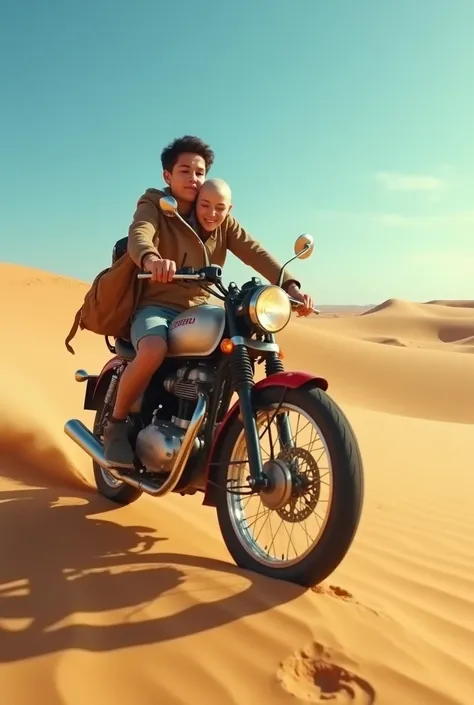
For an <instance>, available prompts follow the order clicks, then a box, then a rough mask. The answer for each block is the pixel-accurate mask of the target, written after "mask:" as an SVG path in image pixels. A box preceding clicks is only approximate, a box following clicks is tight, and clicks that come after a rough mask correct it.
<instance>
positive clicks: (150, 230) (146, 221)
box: [127, 199, 162, 269]
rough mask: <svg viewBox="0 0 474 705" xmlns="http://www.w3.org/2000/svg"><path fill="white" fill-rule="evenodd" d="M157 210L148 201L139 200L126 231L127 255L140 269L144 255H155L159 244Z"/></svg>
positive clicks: (158, 254)
mask: <svg viewBox="0 0 474 705" xmlns="http://www.w3.org/2000/svg"><path fill="white" fill-rule="evenodd" d="M159 236H160V234H159V228H158V209H157V207H156V206H155V205H154V204H153V203H152V202H151V201H149V200H148V199H140V200H139V201H138V204H137V209H136V211H135V213H134V214H133V220H132V224H131V225H130V227H129V229H128V244H127V250H128V254H129V255H130V257H131V258H132V260H133V261H134V262H135V264H136V265H137V267H140V269H141V268H142V267H143V264H142V263H143V259H144V257H146V255H150V254H153V255H156V256H157V257H159V258H160V259H162V257H161V255H160V253H159V252H158V249H157V248H158V244H159Z"/></svg>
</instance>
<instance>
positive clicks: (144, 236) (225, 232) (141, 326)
mask: <svg viewBox="0 0 474 705" xmlns="http://www.w3.org/2000/svg"><path fill="white" fill-rule="evenodd" d="M161 162H162V167H163V178H164V180H165V182H166V184H167V186H168V188H167V189H166V190H165V191H166V192H168V193H170V194H171V195H172V196H173V197H174V198H175V199H176V201H177V202H178V212H179V213H180V215H181V216H182V217H183V218H184V219H185V220H186V221H187V222H188V223H189V224H190V225H191V227H192V228H193V229H194V230H195V231H196V232H197V231H198V228H199V225H198V222H197V220H196V214H195V212H194V210H193V205H194V202H195V201H196V197H197V195H198V193H199V190H200V188H201V186H202V185H203V183H204V181H205V178H206V174H207V172H208V171H209V169H210V168H211V166H212V164H213V162H214V153H213V151H212V150H211V148H210V147H209V146H208V145H206V144H204V143H203V142H202V141H201V140H200V139H198V138H197V137H191V136H185V137H182V138H180V139H177V140H175V141H174V142H172V143H171V144H170V145H169V146H168V147H166V148H165V149H164V150H163V152H162V154H161ZM223 183H224V182H217V181H214V180H213V181H212V182H211V183H210V184H208V185H207V187H206V190H205V192H204V193H203V196H202V198H201V200H200V204H199V213H200V217H201V220H202V223H203V224H204V225H202V232H201V236H200V237H197V236H196V235H195V234H194V233H193V232H192V231H191V230H190V229H189V228H187V227H186V226H185V225H184V224H183V223H181V222H180V221H179V219H178V218H167V217H166V216H164V215H163V214H162V212H161V210H160V208H159V199H160V197H161V196H162V195H163V191H158V190H156V189H148V191H147V192H146V193H145V194H143V196H142V197H141V198H140V199H139V201H138V204H137V209H136V211H135V214H134V216H133V222H132V224H131V225H130V228H129V234H128V253H129V255H130V257H131V259H132V260H133V261H134V263H135V264H136V265H137V267H139V268H141V269H144V270H146V271H148V272H150V273H151V275H152V277H151V279H149V280H145V283H144V284H143V290H142V293H141V296H140V300H139V302H138V306H137V309H136V311H135V313H134V315H133V317H132V322H131V329H130V338H131V341H132V344H133V346H134V348H135V350H136V351H137V354H136V357H135V359H134V360H133V361H132V362H130V363H129V364H128V365H127V367H126V369H125V371H124V373H123V374H122V377H121V379H120V383H119V386H118V391H117V398H116V401H115V406H114V409H113V414H112V417H111V418H110V419H109V422H108V424H107V426H106V428H105V429H104V454H105V458H106V460H107V461H108V462H109V463H110V464H111V465H113V466H116V467H121V468H133V450H132V448H131V446H130V443H129V441H128V434H127V426H126V419H127V416H128V414H129V412H130V409H131V408H132V405H133V404H134V402H135V401H136V400H137V399H138V398H139V397H140V396H141V395H142V394H143V392H144V391H145V389H146V387H147V386H148V384H149V382H150V380H151V378H152V376H153V374H154V373H155V371H156V370H157V369H158V368H159V366H160V365H161V363H162V362H163V360H164V358H165V356H166V352H167V347H168V346H167V335H168V326H169V324H170V322H171V321H172V320H173V318H174V317H175V316H176V315H177V314H178V313H179V312H180V311H183V310H184V309H186V308H188V307H190V306H193V305H197V304H200V303H204V302H205V301H206V300H207V299H208V294H207V293H206V292H204V291H203V290H202V289H201V288H200V287H199V285H198V284H196V283H184V282H181V281H172V279H173V276H174V274H175V273H176V270H177V269H179V268H181V267H183V266H187V267H194V268H196V269H198V268H200V267H203V266H204V265H205V264H209V263H212V264H217V265H220V266H222V265H223V264H224V261H225V256H226V252H227V250H230V251H231V252H233V253H234V254H235V255H236V256H237V257H239V259H241V260H242V261H243V262H244V263H245V264H247V265H248V266H250V267H252V268H253V269H255V270H256V271H257V272H258V273H259V274H260V275H261V276H263V277H265V278H266V279H268V280H269V281H271V282H273V283H275V282H276V280H277V277H278V274H279V271H280V265H279V263H278V262H277V261H276V260H275V259H273V257H272V256H271V255H270V254H269V253H268V252H267V251H266V250H265V249H264V248H263V247H261V245H260V244H259V243H258V242H256V241H255V240H253V238H251V237H250V235H248V233H246V232H245V230H243V228H241V226H240V225H239V223H238V222H237V221H236V220H235V219H234V218H232V216H231V215H229V211H230V209H231V203H230V189H229V188H228V186H227V185H226V186H227V191H226V189H225V188H224V187H223V185H222V184H223ZM224 213H225V215H224ZM222 216H223V217H222ZM283 286H284V287H285V288H286V289H287V291H288V293H289V294H290V295H291V296H292V297H293V298H295V299H297V300H299V301H301V304H302V308H301V310H300V314H302V315H308V314H309V313H310V312H311V310H312V302H311V299H310V297H308V296H306V295H304V294H303V293H302V292H301V291H300V289H299V284H298V282H297V281H296V280H294V279H292V277H291V275H290V274H289V273H288V272H286V274H285V279H284V283H283Z"/></svg>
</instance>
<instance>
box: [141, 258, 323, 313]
mask: <svg viewBox="0 0 474 705" xmlns="http://www.w3.org/2000/svg"><path fill="white" fill-rule="evenodd" d="M151 277H152V275H151V273H150V272H140V273H139V274H137V279H151ZM221 277H222V269H221V267H218V266H216V265H211V266H210V267H204V268H203V269H201V270H200V271H199V272H196V270H195V269H192V268H189V269H188V272H187V273H185V272H183V271H182V270H181V272H179V271H178V272H176V274H175V275H174V276H173V279H172V281H174V280H175V279H176V280H188V281H208V282H209V283H218V282H219V281H220V279H221ZM288 298H289V299H290V302H291V304H292V307H293V308H296V309H297V308H300V306H301V302H300V301H297V300H296V299H293V298H291V296H289V297H288ZM313 313H316V314H318V313H321V311H319V310H318V309H317V308H313Z"/></svg>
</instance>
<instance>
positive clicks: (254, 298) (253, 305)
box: [246, 284, 291, 334]
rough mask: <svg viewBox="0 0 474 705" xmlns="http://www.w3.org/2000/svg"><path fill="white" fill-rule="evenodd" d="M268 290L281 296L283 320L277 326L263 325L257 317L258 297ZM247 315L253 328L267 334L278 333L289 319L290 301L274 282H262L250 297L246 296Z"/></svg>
mask: <svg viewBox="0 0 474 705" xmlns="http://www.w3.org/2000/svg"><path fill="white" fill-rule="evenodd" d="M269 290H272V291H277V292H278V296H280V297H281V303H282V316H283V320H284V322H283V323H282V324H281V325H279V326H273V327H271V328H270V327H269V326H268V325H264V324H263V323H262V321H261V319H260V317H259V311H258V302H259V300H260V297H261V296H262V294H264V293H267V292H268V291H269ZM246 309H247V316H248V318H249V320H250V322H251V323H252V325H253V326H255V328H257V329H258V330H260V331H263V332H264V333H267V334H275V333H279V332H280V331H282V330H283V329H284V328H286V326H287V325H288V323H289V322H290V319H291V302H290V299H289V297H288V294H287V293H286V291H285V290H284V289H282V288H281V287H280V286H277V285H276V284H263V285H261V286H259V287H257V288H256V289H255V290H254V291H253V292H252V293H251V294H250V297H249V298H248V302H247V306H246ZM285 309H286V310H285Z"/></svg>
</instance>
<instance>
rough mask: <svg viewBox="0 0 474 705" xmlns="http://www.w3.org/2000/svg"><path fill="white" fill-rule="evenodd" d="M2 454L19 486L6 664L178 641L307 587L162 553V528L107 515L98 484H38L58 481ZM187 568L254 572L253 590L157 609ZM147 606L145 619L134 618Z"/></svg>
mask: <svg viewBox="0 0 474 705" xmlns="http://www.w3.org/2000/svg"><path fill="white" fill-rule="evenodd" d="M1 460H2V463H1V467H0V476H4V477H5V476H6V477H9V478H10V479H11V478H14V479H15V480H16V482H17V485H16V487H15V489H6V490H3V491H2V490H1V489H0V535H1V536H2V540H1V542H0V663H7V662H14V661H18V660H22V659H25V658H31V657H35V656H42V655H46V654H52V653H57V652H59V651H61V650H64V649H67V648H75V649H77V648H79V649H85V650H88V651H91V652H102V651H110V650H114V649H122V648H126V647H132V646H139V645H140V646H141V645H146V644H152V643H157V642H161V641H169V640H173V639H178V638H182V637H186V636H189V635H192V634H196V633H198V632H200V631H206V630H208V629H214V628H215V627H219V626H222V625H224V624H226V623H230V622H233V621H235V620H239V619H241V618H242V617H246V616H249V615H252V614H258V613H261V612H264V611H266V610H269V609H272V608H274V607H276V606H278V605H281V604H283V603H285V602H289V601H291V600H293V599H295V598H296V597H297V596H299V595H301V594H302V593H303V592H304V590H303V589H302V588H300V587H298V586H296V585H291V584H286V583H279V586H278V589H275V582H274V581H271V580H269V579H267V578H264V577H262V576H259V575H255V574H253V573H250V572H248V571H243V570H240V569H239V568H237V567H236V566H234V565H233V564H232V563H226V562H224V561H220V560H215V559H212V558H207V557H204V556H192V555H186V554H176V553H172V552H161V551H160V550H159V547H160V545H161V543H162V542H164V541H166V540H167V539H166V538H165V537H160V536H157V535H156V532H155V530H154V529H152V528H149V527H144V526H126V525H122V524H118V523H115V522H114V521H112V520H111V519H110V520H109V519H107V520H106V519H103V518H98V517H97V516H96V515H97V514H104V513H106V512H107V511H109V510H111V509H115V506H114V505H111V503H110V502H107V501H106V500H105V499H103V498H102V497H100V496H99V495H97V494H96V493H95V491H93V490H89V489H88V488H87V487H86V486H85V487H84V489H82V490H79V489H78V488H76V487H70V486H68V485H67V483H64V485H63V486H61V485H60V483H59V484H58V482H55V486H43V487H38V484H42V485H48V479H47V478H46V477H45V476H44V473H43V476H41V473H40V474H38V472H37V469H38V468H35V463H34V462H32V461H30V462H29V463H24V462H23V463H22V466H21V467H22V472H21V473H19V472H18V465H17V466H16V468H15V472H13V471H12V468H13V466H12V465H11V462H13V461H14V459H10V461H11V462H10V461H8V459H6V458H5V456H4V457H2V458H1ZM7 461H8V462H7ZM64 463H65V464H67V461H66V459H64ZM31 485H33V487H32V486H31ZM118 511H120V510H118ZM186 567H189V568H190V569H192V570H193V569H195V568H198V569H201V570H202V572H203V573H204V571H220V572H221V573H222V572H223V573H227V574H230V575H235V576H236V579H237V580H238V582H239V585H240V584H241V583H242V577H244V578H245V589H243V590H240V591H239V592H238V593H237V594H233V593H232V592H231V591H230V590H229V593H230V594H228V595H227V596H226V597H224V599H216V600H214V601H212V602H198V601H196V602H195V604H192V605H191V606H188V607H186V609H184V610H182V611H181V612H179V613H177V614H171V615H168V614H167V615H166V616H155V614H153V610H147V604H148V605H149V604H151V603H152V602H153V601H154V600H157V599H158V598H160V597H161V596H162V595H164V594H165V593H168V594H170V593H172V591H177V590H179V589H180V586H183V585H186V582H187V578H188V577H189V576H187V574H186V572H184V571H183V568H186ZM194 572H195V571H194ZM205 578H206V576H204V578H203V580H204V585H206V579H205ZM201 584H202V582H201ZM220 592H222V589H220ZM189 595H191V596H192V595H193V590H192V589H191V590H190V591H188V596H189ZM178 599H179V598H178ZM185 603H186V604H188V605H189V599H186V600H185ZM111 610H121V611H122V612H121V614H120V615H118V616H117V615H115V616H114V618H113V619H114V621H115V623H112V624H111V623H110V622H111V621H112V620H111V619H110V617H109V616H107V617H106V618H105V619H104V618H102V619H101V617H100V613H102V612H107V613H109V614H110V611H111ZM124 610H125V615H124ZM154 611H155V613H156V611H157V610H156V606H155V610H154ZM81 613H82V614H81ZM84 613H86V616H85V617H84V616H83V615H84ZM137 613H138V614H139V617H140V620H139V621H138V619H135V621H132V620H133V619H134V616H135V615H136V614H137ZM144 616H145V618H143V617H144ZM148 617H149V618H148ZM94 622H96V623H95V624H94Z"/></svg>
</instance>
